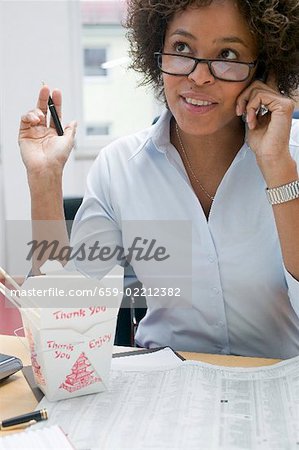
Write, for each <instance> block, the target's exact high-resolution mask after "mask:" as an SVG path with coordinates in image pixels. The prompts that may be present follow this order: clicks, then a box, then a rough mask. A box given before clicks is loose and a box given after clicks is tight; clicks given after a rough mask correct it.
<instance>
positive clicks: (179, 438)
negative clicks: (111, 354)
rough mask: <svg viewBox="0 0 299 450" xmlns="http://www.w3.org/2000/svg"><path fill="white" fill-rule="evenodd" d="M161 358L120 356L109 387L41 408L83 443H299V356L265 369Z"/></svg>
mask: <svg viewBox="0 0 299 450" xmlns="http://www.w3.org/2000/svg"><path fill="white" fill-rule="evenodd" d="M158 353H160V352H157V353H156V358H158ZM153 355H155V354H153ZM135 358H138V357H137V356H135V357H134V358H132V361H133V360H134V359H135ZM120 359H121V358H120ZM154 359H155V356H153V357H152V364H151V365H149V364H147V365H146V368H144V367H145V366H142V364H141V365H140V367H139V368H138V366H136V365H135V367H134V370H127V366H126V369H125V370H122V369H121V366H120V365H119V361H118V366H117V370H112V372H111V378H110V386H109V390H108V391H107V392H104V393H101V394H96V395H88V396H85V397H80V398H74V399H68V400H63V401H60V402H56V403H51V402H48V401H47V400H46V399H43V400H42V402H41V403H40V404H39V406H38V408H42V407H43V408H45V407H46V408H47V409H48V412H49V417H50V419H49V422H50V423H48V425H52V424H59V425H60V426H61V428H62V429H63V431H64V432H65V433H66V434H67V435H68V437H69V439H70V441H71V442H72V443H73V445H74V447H75V448H76V449H78V450H79V449H80V450H85V449H99V448H100V449H117V450H120V449H129V448H130V449H138V450H140V449H151V450H162V449H163V450H164V449H183V450H188V449H204V450H206V449H207V450H208V449H228V450H231V449H232V450H233V449H238V450H240V449H269V450H270V449H271V450H278V449H284V450H291V449H295V448H296V449H298V448H299V445H298V444H299V424H298V405H299V357H296V358H292V359H290V360H287V361H283V362H280V363H278V364H275V365H273V366H266V367H259V368H230V367H221V366H214V365H210V364H207V363H201V362H196V361H179V360H178V358H177V360H176V361H173V364H172V363H171V362H169V364H165V365H164V367H162V368H160V369H159V366H158V365H157V364H155V361H154ZM160 360H161V357H160ZM135 361H136V359H135Z"/></svg>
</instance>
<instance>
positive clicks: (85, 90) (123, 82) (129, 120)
mask: <svg viewBox="0 0 299 450" xmlns="http://www.w3.org/2000/svg"><path fill="white" fill-rule="evenodd" d="M80 15H81V49H82V50H81V52H82V53H81V55H82V57H81V61H84V67H83V68H82V116H83V121H84V127H82V136H81V141H80V144H79V148H80V149H82V152H84V149H85V150H86V151H87V152H89V154H90V153H92V151H93V150H92V149H94V152H95V154H96V153H98V151H99V150H100V149H101V148H102V147H103V146H104V145H106V144H107V143H109V142H111V141H112V140H114V139H115V138H118V137H120V136H124V135H127V134H131V133H134V132H137V131H139V130H141V129H143V128H145V127H148V126H150V125H151V123H152V121H153V119H154V117H156V116H157V115H159V113H160V111H159V107H158V106H157V103H156V102H155V100H154V95H153V93H152V92H151V90H150V88H144V87H138V83H139V82H140V75H139V74H136V73H135V72H134V71H133V70H129V69H128V64H129V56H128V50H129V44H128V42H127V39H126V30H125V29H124V27H123V26H122V22H123V21H124V19H125V15H126V1H124V0H100V1H96V0H95V1H86V0H81V1H80ZM82 116H81V117H82ZM80 157H81V155H80ZM82 157H83V155H82Z"/></svg>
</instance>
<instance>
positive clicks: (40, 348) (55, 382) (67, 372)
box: [21, 266, 123, 401]
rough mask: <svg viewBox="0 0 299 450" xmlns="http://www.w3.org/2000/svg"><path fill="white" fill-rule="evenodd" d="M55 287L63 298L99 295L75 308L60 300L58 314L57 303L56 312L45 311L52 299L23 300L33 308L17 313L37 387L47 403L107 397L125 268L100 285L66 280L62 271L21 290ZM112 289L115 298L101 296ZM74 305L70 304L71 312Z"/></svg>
mask: <svg viewBox="0 0 299 450" xmlns="http://www.w3.org/2000/svg"><path fill="white" fill-rule="evenodd" d="M53 283H54V284H56V283H58V284H59V286H60V288H61V287H62V286H63V287H64V288H65V290H66V292H67V289H69V288H70V286H71V287H72V289H74V290H76V289H80V290H81V289H83V288H84V286H85V289H92V290H94V292H95V293H99V292H101V294H98V295H93V296H92V297H87V298H81V299H80V302H78V299H76V302H75V303H76V306H75V307H65V301H67V300H65V299H64V300H65V301H63V302H62V303H63V306H62V307H61V308H59V305H58V303H59V299H57V298H55V307H54V308H50V307H48V305H49V304H51V303H50V302H51V300H53V299H51V298H45V296H43V297H39V298H34V299H33V300H32V298H31V297H30V298H29V297H27V298H26V305H29V301H30V306H31V305H32V306H34V307H32V308H31V307H24V308H21V315H22V320H23V325H24V329H25V334H26V337H27V339H28V342H29V348H30V353H31V362H32V369H33V373H34V378H35V381H36V383H37V385H38V387H39V388H40V389H41V390H42V391H43V393H44V394H45V396H46V397H47V399H48V400H50V401H55V400H61V399H66V398H71V397H77V396H80V395H85V394H92V393H97V392H102V391H105V390H106V389H107V386H108V380H109V372H110V365H111V358H112V350H113V343H114V336H115V328H116V320H117V314H118V310H119V306H120V303H121V299H122V296H123V268H122V267H120V266H115V267H114V268H113V269H112V270H111V271H110V272H109V274H107V275H106V276H105V277H104V278H102V280H100V281H99V280H95V279H89V278H86V277H84V276H83V275H82V274H80V273H79V272H76V273H74V272H72V273H71V276H70V274H69V273H68V272H67V271H65V270H61V271H60V273H59V272H56V273H55V275H53V274H47V275H42V276H36V277H30V278H28V279H27V280H26V281H25V283H24V284H23V286H22V290H23V289H25V290H26V291H27V292H29V289H33V287H34V288H35V289H42V290H44V291H45V290H47V289H48V288H50V287H53ZM78 286H79V287H78ZM107 288H110V290H107ZM112 288H113V289H114V293H115V292H116V290H117V292H118V294H117V295H113V298H112V296H111V295H105V292H108V293H109V292H111V289H112ZM49 292H50V291H49ZM72 301H73V298H71V299H70V305H71V306H72ZM53 302H54V300H53ZM77 303H78V304H77ZM80 303H82V306H79V304H80ZM84 303H86V305H84ZM45 304H46V306H45ZM57 305H58V306H57ZM111 305H112V306H111ZM66 306H68V305H67V303H66Z"/></svg>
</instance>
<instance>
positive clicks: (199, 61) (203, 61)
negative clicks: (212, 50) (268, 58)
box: [154, 52, 258, 83]
mask: <svg viewBox="0 0 299 450" xmlns="http://www.w3.org/2000/svg"><path fill="white" fill-rule="evenodd" d="M163 55H166V56H177V57H180V58H186V59H192V60H193V61H194V66H193V68H192V69H191V70H190V72H189V73H183V74H182V73H171V72H166V70H163V69H162V67H161V66H162V62H161V59H162V56H163ZM154 56H155V57H156V58H157V63H158V67H159V69H160V70H161V72H163V73H167V74H168V75H173V76H174V77H188V76H189V75H190V74H191V73H192V72H194V70H195V69H196V67H197V64H207V65H208V67H209V71H210V73H211V74H212V75H213V77H214V78H216V79H217V80H221V81H227V82H229V83H231V82H232V83H239V82H242V81H246V80H247V79H248V78H249V77H250V70H251V69H253V68H254V67H255V66H256V65H257V62H258V60H257V59H256V60H255V61H252V62H249V63H248V62H244V61H231V60H225V59H204V58H195V57H193V56H188V55H178V54H177V53H164V52H155V53H154ZM217 61H218V62H229V63H235V64H243V65H245V66H248V68H249V72H248V75H247V76H246V77H245V78H243V79H242V80H227V79H226V78H221V77H218V76H217V75H215V73H214V72H213V68H212V63H213V62H217Z"/></svg>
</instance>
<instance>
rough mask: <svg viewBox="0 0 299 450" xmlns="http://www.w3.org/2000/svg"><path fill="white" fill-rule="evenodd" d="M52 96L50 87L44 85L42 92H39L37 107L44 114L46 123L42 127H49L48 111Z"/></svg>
mask: <svg viewBox="0 0 299 450" xmlns="http://www.w3.org/2000/svg"><path fill="white" fill-rule="evenodd" d="M49 95H50V89H49V86H47V85H44V86H43V87H42V88H41V90H40V91H39V96H38V99H37V104H36V107H37V109H40V110H41V111H42V112H43V114H44V122H43V123H42V125H44V126H46V125H47V111H48V99H49Z"/></svg>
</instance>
